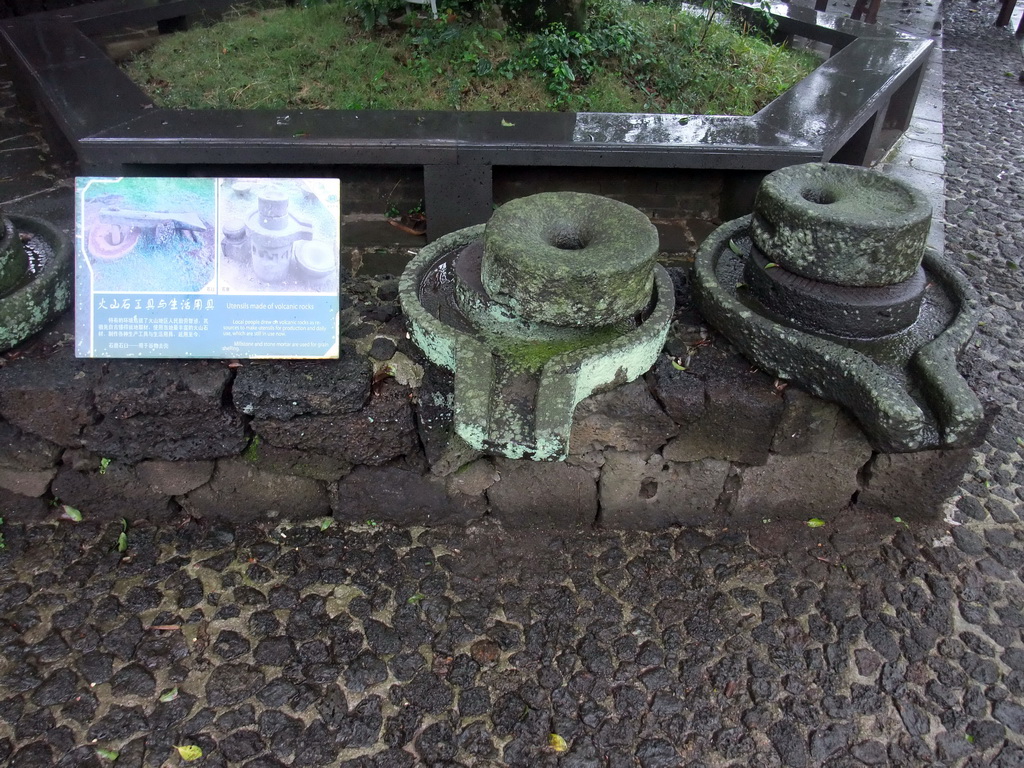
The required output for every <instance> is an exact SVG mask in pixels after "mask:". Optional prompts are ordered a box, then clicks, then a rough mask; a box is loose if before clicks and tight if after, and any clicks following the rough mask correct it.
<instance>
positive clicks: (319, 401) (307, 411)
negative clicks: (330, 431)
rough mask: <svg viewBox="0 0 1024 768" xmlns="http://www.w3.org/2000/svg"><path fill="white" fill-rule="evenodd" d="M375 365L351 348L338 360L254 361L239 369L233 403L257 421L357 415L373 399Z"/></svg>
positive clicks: (232, 394)
mask: <svg viewBox="0 0 1024 768" xmlns="http://www.w3.org/2000/svg"><path fill="white" fill-rule="evenodd" d="M371 373H372V367H371V365H370V362H369V361H368V360H367V359H366V358H365V357H362V356H361V355H358V354H356V352H355V350H353V349H350V348H347V347H346V348H345V349H343V350H342V352H341V354H340V355H339V357H338V359H337V360H288V361H280V360H274V361H262V360H260V361H250V362H248V363H246V364H245V365H243V366H242V367H241V368H239V369H238V374H237V375H236V376H235V381H234V385H233V386H232V388H231V399H232V402H233V403H234V406H235V408H237V409H238V410H239V411H241V412H242V413H244V414H246V415H249V416H254V417H256V418H257V419H282V420H288V419H291V418H294V417H296V416H323V415H328V416H330V415H336V414H340V413H354V412H355V411H358V410H359V409H360V408H362V407H363V405H365V404H366V401H367V399H368V398H369V396H370V375H371Z"/></svg>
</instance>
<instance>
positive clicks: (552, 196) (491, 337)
mask: <svg viewBox="0 0 1024 768" xmlns="http://www.w3.org/2000/svg"><path fill="white" fill-rule="evenodd" d="M657 252H658V233H657V230H655V228H654V226H653V225H652V224H651V222H650V221H649V220H648V219H647V217H646V216H644V215H643V214H642V213H641V212H640V211H638V210H636V209H635V208H632V207H630V206H628V205H625V204H623V203H619V202H616V201H614V200H608V199H605V198H602V197H597V196H595V195H586V194H580V193H575V192H553V193H543V194H539V195H532V196H530V197H525V198H521V199H519V200H513V201H511V202H509V203H506V204H505V205H503V206H502V207H501V208H500V209H498V211H496V212H495V214H494V216H493V217H492V218H491V220H490V222H488V223H487V224H486V225H480V226H476V227H469V228H467V229H462V230H459V231H458V232H453V233H452V234H450V235H446V236H445V237H442V238H440V239H439V240H437V241H436V242H434V243H432V244H431V245H429V246H427V247H426V248H424V249H423V250H422V251H421V252H420V253H419V255H418V256H417V257H416V258H415V259H413V261H412V262H411V263H410V264H409V266H408V267H407V268H406V270H405V272H404V274H403V275H402V279H401V285H400V293H401V301H402V307H403V310H404V311H405V313H406V315H407V316H408V318H409V322H410V326H411V333H412V338H413V340H414V341H415V342H416V343H417V344H418V345H419V346H420V348H421V349H422V350H423V351H424V353H425V354H426V355H427V357H428V358H430V359H431V360H432V361H433V362H435V363H437V364H439V365H441V366H444V367H445V368H448V369H449V370H451V371H453V372H454V373H455V411H454V412H455V431H456V433H457V434H458V435H459V436H460V437H462V439H464V440H465V441H466V442H467V443H468V444H469V445H471V446H472V447H474V448H476V449H478V450H484V451H488V452H490V453H497V454H500V455H503V456H508V457H511V458H533V459H562V458H564V457H565V455H566V451H567V447H568V442H569V430H570V427H571V425H572V415H573V411H574V410H575V408H576V405H577V404H578V403H579V402H580V401H581V400H582V399H583V398H585V397H587V396H589V395H591V394H593V393H595V392H598V391H603V390H607V389H611V388H613V387H616V386H619V385H622V384H625V383H627V382H629V381H632V380H633V379H635V378H637V377H639V376H641V375H643V374H644V373H645V372H646V371H647V369H648V368H650V367H651V365H653V364H654V362H655V360H656V358H657V356H658V353H659V352H660V350H661V348H662V345H663V344H664V342H665V336H666V334H667V333H668V327H669V322H670V320H671V318H672V312H673V310H674V306H675V304H674V294H673V290H672V283H671V280H670V278H669V276H668V273H667V272H666V271H665V269H664V268H663V267H661V266H659V265H658V264H656V263H655V256H656V255H657Z"/></svg>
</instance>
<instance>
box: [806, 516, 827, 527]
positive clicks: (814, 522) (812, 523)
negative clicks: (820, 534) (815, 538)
mask: <svg viewBox="0 0 1024 768" xmlns="http://www.w3.org/2000/svg"><path fill="white" fill-rule="evenodd" d="M824 524H825V521H824V520H822V519H821V518H820V517H812V518H811V519H810V520H808V521H807V527H808V528H821V526H823V525H824Z"/></svg>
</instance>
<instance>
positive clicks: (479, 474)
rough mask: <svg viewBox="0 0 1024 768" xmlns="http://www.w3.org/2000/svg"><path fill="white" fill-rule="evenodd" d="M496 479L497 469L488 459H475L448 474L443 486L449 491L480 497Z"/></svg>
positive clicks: (497, 477) (497, 476)
mask: <svg viewBox="0 0 1024 768" xmlns="http://www.w3.org/2000/svg"><path fill="white" fill-rule="evenodd" d="M498 479H499V475H498V471H497V470H496V469H495V468H494V464H493V462H492V461H491V460H490V459H477V460H476V461H473V462H471V463H469V464H466V465H464V466H463V467H461V468H460V469H458V470H456V471H455V472H454V473H453V474H451V475H449V476H448V479H447V481H446V483H445V487H446V488H447V489H448V492H449V493H453V492H454V493H460V494H462V495H464V496H470V497H482V496H483V495H484V492H486V491H487V489H488V488H490V487H491V486H492V485H494V483H495V482H496V481H497V480H498Z"/></svg>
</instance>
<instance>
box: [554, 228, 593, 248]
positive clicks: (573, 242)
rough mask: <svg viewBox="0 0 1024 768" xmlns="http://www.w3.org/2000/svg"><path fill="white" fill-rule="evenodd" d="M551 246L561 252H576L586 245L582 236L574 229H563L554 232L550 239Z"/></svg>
mask: <svg viewBox="0 0 1024 768" xmlns="http://www.w3.org/2000/svg"><path fill="white" fill-rule="evenodd" d="M551 244H552V245H553V246H555V248H558V249H560V250H563V251H578V250H580V249H581V248H585V247H586V245H587V244H586V242H585V241H584V239H583V235H582V234H580V232H579V231H578V230H575V229H563V230H561V231H559V232H555V233H554V235H553V236H552V238H551Z"/></svg>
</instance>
